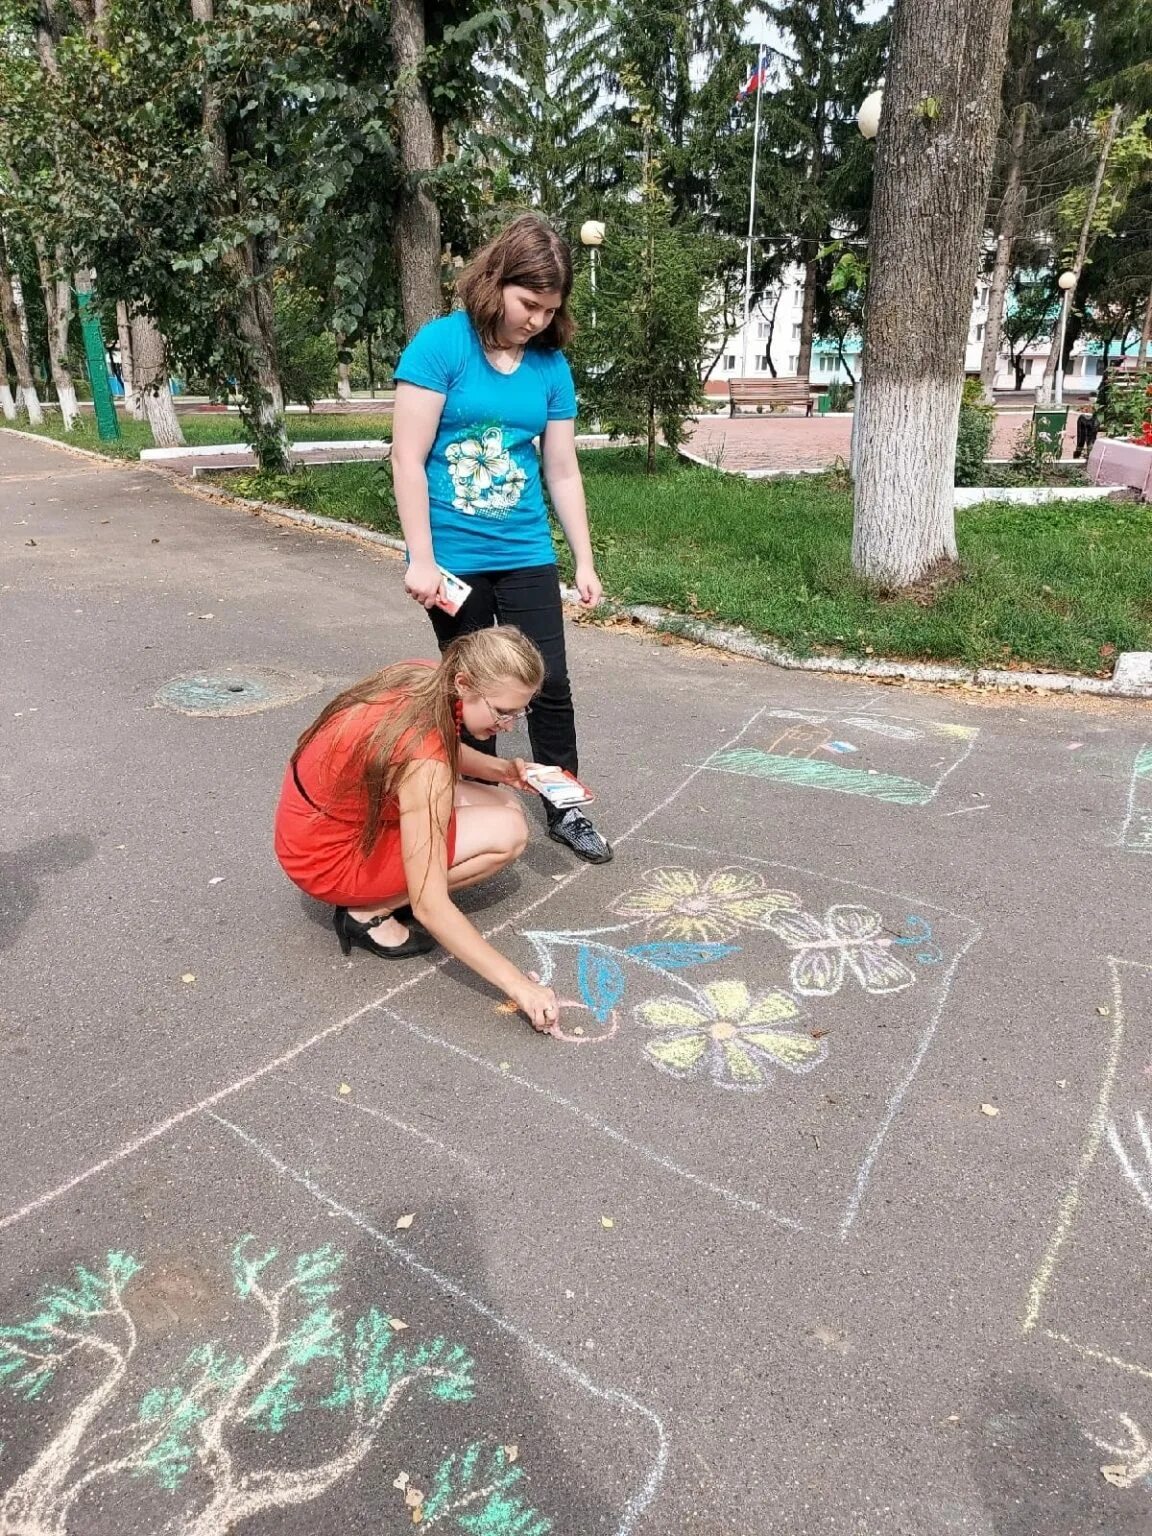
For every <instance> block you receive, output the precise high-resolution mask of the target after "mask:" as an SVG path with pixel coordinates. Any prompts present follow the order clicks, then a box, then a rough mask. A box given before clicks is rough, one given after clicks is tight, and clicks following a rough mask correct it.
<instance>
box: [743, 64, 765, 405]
mask: <svg viewBox="0 0 1152 1536" xmlns="http://www.w3.org/2000/svg"><path fill="white" fill-rule="evenodd" d="M763 70H764V44H763V43H761V44H760V45H759V47H758V48H757V50H756V121H755V124H754V125H753V128H752V182H751V185H750V187H749V189H748V241H747V249H746V251H745V253H744V330H743V348H742V351H741V360H740V374H741V377H742V378H745V379H746V378H747V377H748V323H749V318H750V311H751V307H752V230H753V228H754V227H755V223H756V162H757V159H758V157H759V153H760V92H761V89H762V87H763V84H764V82H763V79H762V78H761V76H762V74H763Z"/></svg>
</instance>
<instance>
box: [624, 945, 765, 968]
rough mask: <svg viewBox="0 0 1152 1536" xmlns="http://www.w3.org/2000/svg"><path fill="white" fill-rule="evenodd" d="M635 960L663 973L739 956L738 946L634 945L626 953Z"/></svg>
mask: <svg viewBox="0 0 1152 1536" xmlns="http://www.w3.org/2000/svg"><path fill="white" fill-rule="evenodd" d="M624 953H625V954H626V955H631V956H632V958H633V959H634V960H643V961H644V963H645V964H646V965H656V966H659V967H660V969H661V970H662V971H682V970H686V969H687V968H688V967H689V966H692V965H709V964H710V963H711V962H712V961H713V960H725V959H727V957H728V956H729V955H738V954H739V953H740V946H739V945H738V944H634V945H633V946H632V948H631V949H626V950H625V951H624Z"/></svg>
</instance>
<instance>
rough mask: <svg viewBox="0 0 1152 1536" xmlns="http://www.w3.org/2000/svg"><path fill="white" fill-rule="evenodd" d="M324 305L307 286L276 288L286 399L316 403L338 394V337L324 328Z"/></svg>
mask: <svg viewBox="0 0 1152 1536" xmlns="http://www.w3.org/2000/svg"><path fill="white" fill-rule="evenodd" d="M322 314H323V306H322V305H321V303H320V300H319V298H318V297H317V296H316V295H315V294H314V293H311V292H309V291H308V290H307V289H305V288H293V287H290V286H288V285H285V286H284V287H281V288H277V290H276V346H277V351H278V353H279V361H280V383H281V384H282V385H283V388H284V401H285V403H286V404H287V403H288V402H292V403H293V404H296V405H315V403H316V401H317V400H318V399H320V398H321V397H322V396H324V395H333V394H335V393H336V340H335V338H334V337H333V336H332V335H331V333H330V332H328V331H326V330H325V329H324V322H323V318H322Z"/></svg>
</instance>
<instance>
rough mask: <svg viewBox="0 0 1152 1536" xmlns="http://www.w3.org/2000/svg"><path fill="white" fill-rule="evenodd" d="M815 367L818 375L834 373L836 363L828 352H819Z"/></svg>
mask: <svg viewBox="0 0 1152 1536" xmlns="http://www.w3.org/2000/svg"><path fill="white" fill-rule="evenodd" d="M816 366H817V369H818V370H819V372H820V373H835V372H836V368H837V362H836V359H835V358H834V357H833V356H832V354H831V353H830V352H821V354H820V357H819V360H818V362H817V364H816Z"/></svg>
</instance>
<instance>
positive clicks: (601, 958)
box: [576, 945, 628, 1024]
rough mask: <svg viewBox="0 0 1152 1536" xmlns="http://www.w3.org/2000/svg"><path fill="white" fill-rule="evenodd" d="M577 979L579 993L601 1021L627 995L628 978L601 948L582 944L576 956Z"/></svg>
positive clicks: (603, 1020)
mask: <svg viewBox="0 0 1152 1536" xmlns="http://www.w3.org/2000/svg"><path fill="white" fill-rule="evenodd" d="M576 980H577V982H578V983H579V986H580V996H581V997H582V998H583V999H584V1001H585V1002H586V1003H587V1004H588V1007H589V1008H591V1010H592V1012H593V1013H594V1014H595V1015H596V1018H597V1019H598V1020H599V1022H600V1023H601V1024H603V1023H604V1022H605V1020H606V1019H607V1018H608V1015H609V1014H610V1013H611V1012H612V1010H613V1008H615V1006H616V1004H617V1003H618V1002H619V1001H620V1000H621V998H622V997H623V996H624V989H625V987H626V986H627V984H628V983H627V981H626V979H625V976H624V972H623V971H622V970H621V969H620V966H619V963H618V962H617V961H616V960H614V959H613V957H612V956H611V955H610V954H605V953H604V952H603V951H602V950H595V949H589V948H588V946H587V945H581V946H580V952H579V954H578V955H577V958H576Z"/></svg>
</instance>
